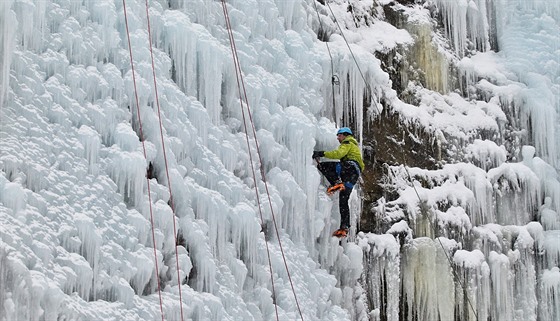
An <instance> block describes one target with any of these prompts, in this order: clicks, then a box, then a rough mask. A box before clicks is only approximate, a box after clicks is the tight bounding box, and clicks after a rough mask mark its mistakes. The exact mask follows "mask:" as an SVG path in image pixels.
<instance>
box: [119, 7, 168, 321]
mask: <svg viewBox="0 0 560 321" xmlns="http://www.w3.org/2000/svg"><path fill="white" fill-rule="evenodd" d="M123 10H124V22H125V26H126V37H127V40H128V52H129V56H130V66H131V68H132V82H133V84H134V98H135V99H136V113H137V115H138V124H139V131H140V141H142V149H143V151H144V159H146V160H147V156H146V144H145V142H144V132H143V130H142V118H141V115H140V104H139V102H138V89H137V87H136V74H135V72H134V60H133V59H132V46H131V45H130V32H129V30H128V17H127V14H126V0H123ZM146 181H147V184H148V203H150V223H151V225H152V240H153V242H154V262H155V267H156V281H157V289H158V295H159V309H160V312H161V320H162V321H164V315H163V301H162V299H161V285H160V282H159V268H158V259H157V249H156V248H157V246H156V237H155V231H154V212H153V209H152V196H151V195H152V193H151V190H150V178H149V177H148V176H147V175H146Z"/></svg>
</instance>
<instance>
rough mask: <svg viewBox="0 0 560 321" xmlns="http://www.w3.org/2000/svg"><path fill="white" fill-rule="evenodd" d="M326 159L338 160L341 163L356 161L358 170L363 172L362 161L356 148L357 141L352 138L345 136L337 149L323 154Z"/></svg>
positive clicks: (358, 148)
mask: <svg viewBox="0 0 560 321" xmlns="http://www.w3.org/2000/svg"><path fill="white" fill-rule="evenodd" d="M325 157H326V158H331V159H340V160H341V161H356V162H357V163H358V165H359V166H360V170H361V171H363V170H364V161H363V160H362V153H361V152H360V147H359V146H358V141H356V139H355V138H354V137H353V136H346V138H344V140H343V141H342V142H341V143H340V146H338V149H335V150H331V151H328V152H325Z"/></svg>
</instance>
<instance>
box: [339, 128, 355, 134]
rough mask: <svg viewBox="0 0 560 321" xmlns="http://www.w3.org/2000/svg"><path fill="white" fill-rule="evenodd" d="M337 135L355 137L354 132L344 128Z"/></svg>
mask: <svg viewBox="0 0 560 321" xmlns="http://www.w3.org/2000/svg"><path fill="white" fill-rule="evenodd" d="M336 134H337V135H338V134H344V135H354V134H353V133H352V130H350V128H348V127H342V128H341V129H339V130H338V131H337V132H336Z"/></svg>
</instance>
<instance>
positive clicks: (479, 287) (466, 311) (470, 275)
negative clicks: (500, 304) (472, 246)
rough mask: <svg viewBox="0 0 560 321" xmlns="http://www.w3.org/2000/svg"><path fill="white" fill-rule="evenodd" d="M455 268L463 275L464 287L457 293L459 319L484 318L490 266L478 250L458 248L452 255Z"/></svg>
mask: <svg viewBox="0 0 560 321" xmlns="http://www.w3.org/2000/svg"><path fill="white" fill-rule="evenodd" d="M453 261H454V263H455V265H456V268H457V269H459V270H460V271H461V272H459V274H463V275H464V279H463V280H462V284H463V286H464V289H461V290H462V291H460V292H458V293H457V304H458V306H459V308H458V309H457V311H458V313H459V319H461V320H486V319H487V318H488V315H489V310H490V302H488V301H487V299H486V298H488V297H489V296H490V268H489V266H488V264H487V263H486V261H485V258H484V255H483V254H482V252H480V251H478V250H474V251H472V252H469V251H465V250H458V251H457V252H455V255H453Z"/></svg>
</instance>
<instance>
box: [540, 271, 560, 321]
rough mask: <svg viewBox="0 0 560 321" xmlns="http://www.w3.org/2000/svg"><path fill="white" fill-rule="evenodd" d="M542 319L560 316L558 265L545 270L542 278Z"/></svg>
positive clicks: (559, 274) (559, 272)
mask: <svg viewBox="0 0 560 321" xmlns="http://www.w3.org/2000/svg"><path fill="white" fill-rule="evenodd" d="M541 284H542V285H541V295H540V297H541V299H542V300H543V302H542V304H541V305H540V306H541V309H540V311H539V317H540V320H558V319H559V318H560V269H559V268H558V267H557V266H556V267H553V268H551V269H546V270H544V271H543V274H542V278H541Z"/></svg>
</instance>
